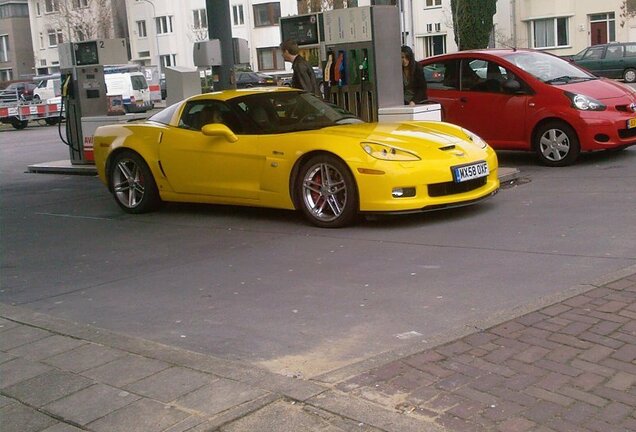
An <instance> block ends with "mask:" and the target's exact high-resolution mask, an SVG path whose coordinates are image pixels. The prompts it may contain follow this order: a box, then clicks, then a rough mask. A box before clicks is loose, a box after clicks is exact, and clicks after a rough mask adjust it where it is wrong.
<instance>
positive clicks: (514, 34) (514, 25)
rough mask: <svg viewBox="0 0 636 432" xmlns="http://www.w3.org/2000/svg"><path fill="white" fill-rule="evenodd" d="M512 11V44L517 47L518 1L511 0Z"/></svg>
mask: <svg viewBox="0 0 636 432" xmlns="http://www.w3.org/2000/svg"><path fill="white" fill-rule="evenodd" d="M510 5H511V9H512V12H511V13H510V20H511V21H512V27H511V28H512V45H513V48H515V49H516V48H518V47H517V1H516V0H510Z"/></svg>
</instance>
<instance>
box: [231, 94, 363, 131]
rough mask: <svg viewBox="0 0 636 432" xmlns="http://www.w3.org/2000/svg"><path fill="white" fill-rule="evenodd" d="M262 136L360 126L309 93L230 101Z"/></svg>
mask: <svg viewBox="0 0 636 432" xmlns="http://www.w3.org/2000/svg"><path fill="white" fill-rule="evenodd" d="M232 105H234V107H235V108H236V109H237V110H238V111H240V112H242V113H243V114H244V115H245V116H247V117H248V118H249V119H250V121H252V122H253V123H254V124H255V125H257V127H258V129H260V131H261V132H263V133H285V132H297V131H303V130H313V129H320V128H323V127H328V126H335V125H340V124H347V123H362V120H360V119H359V118H357V117H356V116H355V115H353V114H351V113H350V112H348V111H346V110H344V109H342V108H340V107H338V106H336V105H333V104H330V103H327V102H324V101H323V100H322V99H320V98H317V97H316V96H314V95H312V94H310V93H301V92H270V93H265V94H256V95H249V96H245V97H242V98H239V99H236V100H235V101H233V102H232Z"/></svg>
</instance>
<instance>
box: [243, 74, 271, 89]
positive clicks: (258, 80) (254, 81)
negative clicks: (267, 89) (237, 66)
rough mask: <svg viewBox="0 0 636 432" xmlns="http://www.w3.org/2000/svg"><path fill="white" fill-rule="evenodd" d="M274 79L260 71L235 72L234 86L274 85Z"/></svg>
mask: <svg viewBox="0 0 636 432" xmlns="http://www.w3.org/2000/svg"><path fill="white" fill-rule="evenodd" d="M276 84H277V83H276V79H275V78H274V77H273V76H271V75H267V74H264V73H262V72H247V71H238V72H236V88H249V87H260V86H275V85H276Z"/></svg>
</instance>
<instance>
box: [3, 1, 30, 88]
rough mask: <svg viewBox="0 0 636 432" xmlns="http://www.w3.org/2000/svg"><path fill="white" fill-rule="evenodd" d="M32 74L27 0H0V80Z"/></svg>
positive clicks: (16, 78)
mask: <svg viewBox="0 0 636 432" xmlns="http://www.w3.org/2000/svg"><path fill="white" fill-rule="evenodd" d="M32 75H33V48H32V43H31V33H30V32H29V9H28V5H27V0H0V82H2V81H12V80H18V79H25V78H28V77H30V76H32Z"/></svg>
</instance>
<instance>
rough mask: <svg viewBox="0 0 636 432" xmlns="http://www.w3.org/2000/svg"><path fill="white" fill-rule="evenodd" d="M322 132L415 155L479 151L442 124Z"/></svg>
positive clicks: (366, 126)
mask: <svg viewBox="0 0 636 432" xmlns="http://www.w3.org/2000/svg"><path fill="white" fill-rule="evenodd" d="M323 132H324V133H326V134H328V135H332V136H334V137H347V138H350V139H352V140H357V141H359V142H375V143H381V144H387V145H391V146H394V147H399V148H402V149H405V150H411V151H415V152H422V151H430V150H432V149H438V148H442V147H447V146H451V145H456V146H461V147H466V146H469V147H473V148H475V149H478V148H481V147H480V146H478V145H477V144H473V143H472V142H471V141H470V138H469V136H468V135H467V134H466V132H464V130H463V129H461V128H460V127H458V126H456V125H453V124H450V123H443V122H422V121H418V122H402V123H357V124H351V125H341V126H334V127H328V128H325V129H323Z"/></svg>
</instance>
